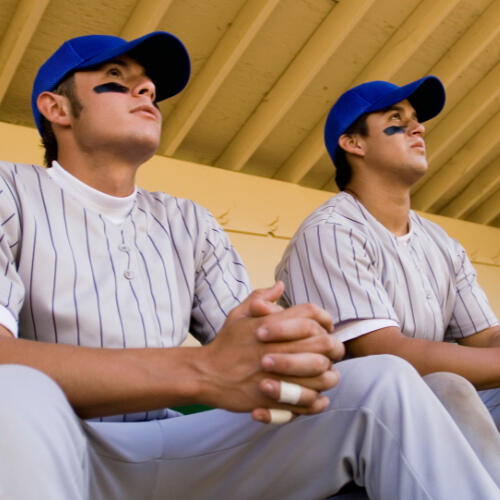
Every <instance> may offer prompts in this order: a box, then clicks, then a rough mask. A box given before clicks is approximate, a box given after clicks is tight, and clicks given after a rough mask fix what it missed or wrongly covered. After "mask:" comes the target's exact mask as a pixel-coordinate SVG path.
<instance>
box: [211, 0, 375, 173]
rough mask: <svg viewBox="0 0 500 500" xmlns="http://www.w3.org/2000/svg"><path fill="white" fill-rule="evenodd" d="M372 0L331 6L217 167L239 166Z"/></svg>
mask: <svg viewBox="0 0 500 500" xmlns="http://www.w3.org/2000/svg"><path fill="white" fill-rule="evenodd" d="M373 3H374V0H351V1H350V2H341V3H340V4H338V5H336V6H335V7H333V8H332V9H331V11H330V13H329V14H328V15H327V16H326V17H325V19H324V20H323V21H322V23H321V24H320V26H319V27H318V28H317V29H316V31H315V32H314V34H313V35H312V36H311V38H310V39H309V41H308V42H307V44H306V45H305V46H304V47H303V48H302V50H301V51H300V52H299V54H298V55H297V56H296V57H295V59H294V60H293V61H292V62H291V63H290V65H289V66H288V68H287V70H286V71H285V72H284V73H283V75H282V76H281V78H280V79H279V80H278V81H277V82H276V84H275V85H274V86H273V88H272V89H271V90H270V91H269V93H268V94H267V95H266V96H265V98H264V99H263V100H262V102H261V103H260V104H259V106H258V107H257V109H256V110H255V112H254V113H253V114H252V115H251V117H250V118H249V119H248V121H247V122H246V123H245V125H244V126H243V127H242V128H241V130H240V131H239V133H238V135H236V137H235V138H234V139H233V140H232V141H231V143H230V144H229V146H228V147H227V148H226V150H225V151H224V152H223V154H222V155H221V156H220V157H219V159H218V160H217V161H216V164H217V165H218V166H219V167H223V168H227V169H231V170H241V169H242V168H243V166H244V165H245V163H246V162H247V160H248V159H249V158H250V156H251V155H252V154H253V153H254V152H255V150H256V149H257V148H258V147H259V146H260V144H261V143H262V141H264V139H265V138H266V137H267V136H268V135H269V134H270V133H271V132H272V130H273V129H274V127H275V126H276V124H277V123H278V122H279V121H280V120H281V119H282V118H283V116H284V115H285V114H286V113H287V111H288V110H289V109H290V108H291V107H292V106H293V104H294V103H295V101H296V100H297V99H298V98H299V97H300V95H301V94H302V92H303V91H304V89H305V88H306V87H307V85H309V83H310V82H311V81H312V80H313V79H314V77H315V76H316V75H317V74H318V72H319V71H320V70H321V69H322V68H323V66H324V65H325V64H326V63H327V61H328V59H329V58H330V57H331V56H332V54H333V53H334V52H335V50H337V49H338V47H339V46H340V44H341V43H342V42H343V41H344V40H345V39H346V37H347V36H348V35H349V33H350V32H351V31H352V29H353V28H354V27H355V26H356V24H357V23H358V22H359V21H360V20H361V19H362V17H363V16H364V14H365V13H366V11H367V10H368V9H369V8H370V7H371V6H372V5H373Z"/></svg>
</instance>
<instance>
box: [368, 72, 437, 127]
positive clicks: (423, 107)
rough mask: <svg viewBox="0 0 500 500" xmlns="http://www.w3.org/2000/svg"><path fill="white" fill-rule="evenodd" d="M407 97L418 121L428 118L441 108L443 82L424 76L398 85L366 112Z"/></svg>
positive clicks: (387, 105)
mask: <svg viewBox="0 0 500 500" xmlns="http://www.w3.org/2000/svg"><path fill="white" fill-rule="evenodd" d="M405 99H408V100H409V101H410V103H411V105H412V106H413V107H414V108H415V111H416V112H417V118H418V120H419V121H420V122H425V121H426V120H430V119H431V118H433V117H434V116H436V115H437V114H439V112H440V111H441V110H442V109H443V107H444V104H445V101H446V92H445V90H444V87H443V84H442V83H441V81H440V80H439V78H436V77H435V76H426V77H424V78H420V80H416V81H415V82H412V83H409V84H408V85H405V86H404V87H399V88H398V89H396V90H394V92H390V93H388V94H386V95H384V97H383V98H382V99H379V100H378V101H376V102H375V103H374V104H372V105H371V106H370V107H369V108H368V109H367V110H366V113H373V112H375V111H379V110H381V109H384V108H387V107H389V106H392V105H394V104H397V103H398V102H401V101H404V100H405Z"/></svg>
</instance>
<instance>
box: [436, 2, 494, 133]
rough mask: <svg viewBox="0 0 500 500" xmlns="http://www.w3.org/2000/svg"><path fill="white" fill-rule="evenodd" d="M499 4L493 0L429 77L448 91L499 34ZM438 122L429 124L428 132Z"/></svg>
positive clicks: (437, 64) (442, 58)
mask: <svg viewBox="0 0 500 500" xmlns="http://www.w3.org/2000/svg"><path fill="white" fill-rule="evenodd" d="M499 19H500V2H498V1H497V0H493V1H492V2H491V3H490V5H489V6H488V7H487V8H486V9H485V10H484V12H483V13H482V14H481V15H480V16H479V18H478V19H476V21H475V22H474V23H473V24H472V25H471V26H470V27H469V28H468V30H467V31H466V32H465V33H464V34H463V35H462V36H461V37H460V38H459V39H458V40H457V41H456V42H455V43H454V44H453V46H452V47H450V49H449V50H448V51H447V52H446V53H445V54H444V55H443V56H442V57H441V59H440V60H439V61H438V62H437V63H436V64H435V65H434V66H433V67H432V68H431V69H430V71H429V74H430V75H436V76H437V77H439V78H440V79H441V81H442V82H443V84H444V86H445V87H446V88H447V89H448V88H449V87H451V85H452V84H453V83H454V82H455V81H456V80H457V78H458V77H459V76H460V75H461V74H462V73H463V72H464V71H466V70H467V68H468V67H469V66H470V65H471V64H472V63H473V62H474V61H475V60H476V58H477V57H479V56H480V55H481V53H482V52H483V51H484V50H486V49H487V48H488V46H489V45H490V44H491V43H492V42H493V41H494V40H495V38H496V37H497V36H498V34H499V33H500V23H499V22H498V20H499ZM438 124H439V121H437V122H435V121H432V122H431V123H430V124H429V127H428V132H430V131H431V130H433V129H434V127H435V126H437V125H438Z"/></svg>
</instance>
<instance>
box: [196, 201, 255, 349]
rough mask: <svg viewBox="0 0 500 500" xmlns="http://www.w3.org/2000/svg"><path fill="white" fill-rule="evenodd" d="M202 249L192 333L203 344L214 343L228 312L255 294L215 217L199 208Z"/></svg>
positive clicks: (199, 249) (200, 246)
mask: <svg viewBox="0 0 500 500" xmlns="http://www.w3.org/2000/svg"><path fill="white" fill-rule="evenodd" d="M197 211H198V224H199V225H198V227H199V235H198V248H197V249H195V253H196V254H197V263H196V277H195V290H194V300H193V309H192V313H191V325H190V332H191V333H192V334H193V335H194V336H195V337H196V338H197V339H198V340H199V341H200V342H201V343H207V342H210V341H211V340H212V339H213V338H214V337H215V335H216V334H217V332H218V331H219V330H220V328H221V327H222V325H223V323H224V321H225V320H226V317H227V315H228V313H229V312H230V311H231V310H232V309H233V308H234V307H236V306H237V305H238V304H240V302H241V301H242V300H244V299H245V298H246V297H247V296H248V294H249V293H250V291H251V286H250V281H249V278H248V275H247V272H246V269H245V267H244V265H243V263H242V261H241V259H240V257H239V255H238V253H237V252H236V250H235V249H234V248H233V247H232V245H231V243H230V242H229V238H228V237H227V234H226V233H225V232H224V230H223V229H222V228H221V227H220V226H219V224H218V223H217V222H216V221H215V219H214V218H213V216H212V215H211V214H210V213H209V212H208V211H206V210H205V209H202V208H201V207H197Z"/></svg>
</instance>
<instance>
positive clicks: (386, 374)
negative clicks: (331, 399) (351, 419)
mask: <svg viewBox="0 0 500 500" xmlns="http://www.w3.org/2000/svg"><path fill="white" fill-rule="evenodd" d="M336 367H337V368H338V369H339V371H340V383H339V386H340V387H339V389H340V391H341V392H344V391H345V393H346V396H348V397H349V398H353V397H354V398H357V399H358V400H366V398H369V399H370V400H372V401H373V400H374V399H376V398H380V399H381V400H382V401H385V402H389V401H390V400H391V399H392V398H393V397H399V396H400V395H401V394H403V393H406V392H407V393H409V394H411V392H412V389H414V388H416V387H418V386H420V385H422V386H425V384H424V383H423V381H422V377H420V375H419V374H418V372H417V371H416V370H415V368H414V367H413V366H412V365H411V364H410V363H408V362H407V361H405V360H404V359H402V358H400V357H398V356H393V355H391V354H382V355H375V356H366V357H362V358H354V359H349V360H347V361H343V362H341V363H339V364H337V365H336ZM426 390H427V391H428V389H426Z"/></svg>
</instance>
